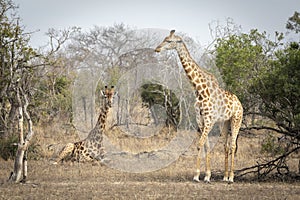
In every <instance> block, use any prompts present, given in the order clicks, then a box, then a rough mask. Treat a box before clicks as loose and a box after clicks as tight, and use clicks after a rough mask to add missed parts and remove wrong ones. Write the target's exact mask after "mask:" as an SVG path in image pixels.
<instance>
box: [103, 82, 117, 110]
mask: <svg viewBox="0 0 300 200" xmlns="http://www.w3.org/2000/svg"><path fill="white" fill-rule="evenodd" d="M101 94H102V96H103V97H104V101H105V102H104V104H105V105H107V106H108V107H110V108H111V106H112V103H113V99H114V95H115V91H114V86H111V88H108V87H107V86H105V90H101Z"/></svg>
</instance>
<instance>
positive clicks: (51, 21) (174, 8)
mask: <svg viewBox="0 0 300 200" xmlns="http://www.w3.org/2000/svg"><path fill="white" fill-rule="evenodd" d="M14 2H15V3H16V4H17V5H19V9H18V13H19V15H20V17H21V19H22V20H23V21H22V24H23V25H24V26H25V27H26V30H27V31H36V30H40V31H39V32H38V33H34V34H33V35H32V39H31V40H32V41H31V43H32V45H33V46H34V47H38V46H42V45H44V44H46V39H47V37H46V36H44V33H45V32H47V30H48V29H49V28H56V29H64V28H68V27H72V26H78V27H81V28H83V29H84V30H89V29H92V28H93V27H94V26H95V25H96V26H112V25H113V24H116V23H124V24H125V25H128V26H130V27H132V28H137V29H143V28H158V29H167V30H170V29H176V30H177V31H180V32H183V33H186V34H187V35H189V36H191V37H193V38H194V39H196V40H198V41H199V42H200V44H202V45H206V44H208V43H209V42H210V41H211V40H212V38H211V37H210V33H209V26H208V24H210V23H212V22H213V21H220V23H221V24H225V22H226V18H232V19H233V21H234V22H235V23H236V24H237V25H240V26H241V27H242V29H243V31H244V32H248V31H249V30H250V29H252V28H257V29H258V30H259V31H266V32H267V33H269V34H270V35H274V32H275V31H279V32H285V31H286V29H285V24H286V22H287V20H288V18H289V17H290V16H292V15H293V13H294V11H298V12H300V2H299V0H206V1H204V0H14Z"/></svg>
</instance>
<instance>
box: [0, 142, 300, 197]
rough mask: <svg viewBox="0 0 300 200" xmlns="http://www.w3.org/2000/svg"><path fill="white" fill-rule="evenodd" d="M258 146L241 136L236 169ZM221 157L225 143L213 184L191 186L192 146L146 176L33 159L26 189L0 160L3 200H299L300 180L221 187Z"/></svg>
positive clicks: (242, 181)
mask: <svg viewBox="0 0 300 200" xmlns="http://www.w3.org/2000/svg"><path fill="white" fill-rule="evenodd" d="M259 141H260V139H259V138H257V137H255V138H249V137H240V139H239V150H238V154H237V158H236V169H241V168H244V167H247V166H251V165H252V164H255V163H256V159H257V157H258V156H259V155H260V151H259V148H257V145H254V143H258V142H259ZM254 146H255V148H254ZM222 153H223V151H222V143H220V144H217V146H216V147H215V150H214V154H213V157H212V181H211V183H210V184H207V183H204V182H200V183H195V182H193V181H192V178H193V174H194V167H195V148H193V147H191V149H190V150H189V152H186V153H185V154H184V155H182V156H181V157H180V158H179V159H178V160H177V161H176V162H174V163H172V164H171V165H170V166H168V167H166V168H164V169H161V170H157V171H153V172H147V173H127V172H122V171H118V170H115V169H111V168H109V167H107V166H105V165H99V164H92V163H79V164H78V163H73V164H72V163H64V164H59V165H51V164H50V163H51V162H50V160H49V159H41V160H38V161H34V160H30V161H29V164H28V181H27V183H25V184H10V183H7V178H8V175H9V173H10V171H12V169H13V161H4V160H0V199H258V200H261V199H300V182H299V179H298V181H297V180H294V181H277V180H272V179H271V180H270V181H265V182H258V181H250V180H247V179H246V178H237V179H236V180H235V182H234V183H233V184H227V183H225V182H222V173H223V159H222V158H223V154H222ZM296 161H297V160H295V161H293V160H291V162H295V163H296ZM292 164H293V163H292ZM201 179H203V174H202V176H201Z"/></svg>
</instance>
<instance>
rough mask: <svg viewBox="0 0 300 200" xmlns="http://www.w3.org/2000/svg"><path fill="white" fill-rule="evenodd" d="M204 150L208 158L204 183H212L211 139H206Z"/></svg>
mask: <svg viewBox="0 0 300 200" xmlns="http://www.w3.org/2000/svg"><path fill="white" fill-rule="evenodd" d="M204 150H205V156H206V162H205V177H204V182H206V183H210V177H211V169H210V145H209V138H207V139H206V142H205V146H204Z"/></svg>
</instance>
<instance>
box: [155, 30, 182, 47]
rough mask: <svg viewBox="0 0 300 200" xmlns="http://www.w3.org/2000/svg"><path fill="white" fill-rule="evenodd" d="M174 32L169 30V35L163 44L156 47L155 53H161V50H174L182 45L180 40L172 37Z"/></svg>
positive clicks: (174, 36) (177, 37) (175, 36)
mask: <svg viewBox="0 0 300 200" xmlns="http://www.w3.org/2000/svg"><path fill="white" fill-rule="evenodd" d="M174 33H175V30H171V32H170V35H169V36H167V37H166V38H165V39H164V40H163V42H162V43H161V44H160V45H158V47H156V49H155V52H161V51H163V50H170V49H176V48H177V47H178V46H179V45H181V44H182V38H181V37H179V36H177V35H174Z"/></svg>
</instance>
